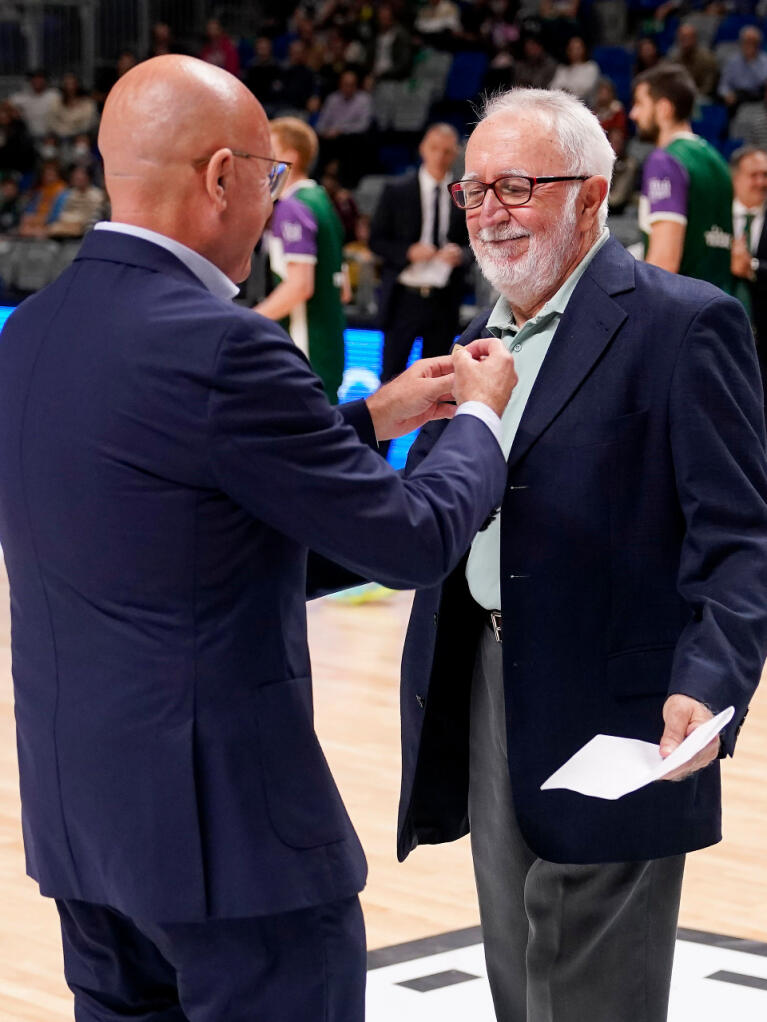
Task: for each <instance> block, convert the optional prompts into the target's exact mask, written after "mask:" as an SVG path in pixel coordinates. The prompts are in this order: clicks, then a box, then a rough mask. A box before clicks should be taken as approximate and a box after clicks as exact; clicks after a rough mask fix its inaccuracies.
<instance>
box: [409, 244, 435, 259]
mask: <svg viewBox="0 0 767 1022" xmlns="http://www.w3.org/2000/svg"><path fill="white" fill-rule="evenodd" d="M436 254H437V250H436V248H435V247H434V246H433V245H427V244H426V242H425V241H424V242H421V241H416V243H415V244H414V245H411V246H410V248H409V249H408V250H407V261H408V262H409V263H425V262H426V260H427V259H433V258H434V256H435V255H436Z"/></svg>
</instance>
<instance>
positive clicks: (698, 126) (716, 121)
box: [692, 103, 728, 145]
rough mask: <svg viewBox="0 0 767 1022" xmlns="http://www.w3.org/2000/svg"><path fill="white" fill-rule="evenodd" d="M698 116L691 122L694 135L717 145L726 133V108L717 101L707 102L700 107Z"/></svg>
mask: <svg viewBox="0 0 767 1022" xmlns="http://www.w3.org/2000/svg"><path fill="white" fill-rule="evenodd" d="M699 112H700V116H699V117H698V118H697V119H696V120H694V121H693V122H692V129H693V131H694V132H695V134H696V135H700V136H701V138H705V139H706V140H707V141H708V142H711V143H713V144H714V145H718V144H719V142H720V141H721V140H722V139H723V138H725V136H726V135H727V123H728V118H727V110H726V109H725V107H723V106H721V105H720V104H719V103H707V104H706V105H705V106H702V107H701V108H700V111H699Z"/></svg>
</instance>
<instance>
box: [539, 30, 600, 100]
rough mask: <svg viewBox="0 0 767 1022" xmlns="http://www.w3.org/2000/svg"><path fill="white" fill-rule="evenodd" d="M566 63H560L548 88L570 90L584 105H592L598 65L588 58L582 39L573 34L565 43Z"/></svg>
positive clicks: (595, 89) (597, 77) (594, 96)
mask: <svg viewBox="0 0 767 1022" xmlns="http://www.w3.org/2000/svg"><path fill="white" fill-rule="evenodd" d="M566 53H567V64H560V66H559V67H558V68H557V70H556V73H555V74H554V77H553V78H552V80H551V85H550V88H552V89H564V90H565V92H571V93H572V94H573V95H574V96H577V97H578V99H580V100H582V101H583V102H584V103H585V104H586V106H592V105H593V103H594V99H595V98H596V91H597V83H598V82H599V66H598V64H597V63H596V61H594V60H589V59H588V51H587V50H586V44H585V42H584V41H583V39H582V38H581V37H580V36H578V35H574V36H573V37H572V38H571V39H570V40H569V41H568V43H567V50H566Z"/></svg>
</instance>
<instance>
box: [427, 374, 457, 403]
mask: <svg viewBox="0 0 767 1022" xmlns="http://www.w3.org/2000/svg"><path fill="white" fill-rule="evenodd" d="M454 379H455V376H454V374H453V373H452V372H451V373H449V374H447V375H445V376H436V377H434V378H430V377H428V376H426V377H424V378H423V379H422V380H420V381H419V388H420V393H421V394H422V395H423V396H424V398H426V399H428V400H429V401H444V400H452V397H453V393H452V389H451V388H452V384H453V380H454Z"/></svg>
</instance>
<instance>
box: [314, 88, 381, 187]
mask: <svg viewBox="0 0 767 1022" xmlns="http://www.w3.org/2000/svg"><path fill="white" fill-rule="evenodd" d="M372 124H373V100H372V99H371V97H370V93H369V92H365V91H364V90H363V89H360V87H359V79H358V77H357V72H356V71H352V70H348V71H344V73H343V74H342V75H341V79H340V81H339V83H338V90H337V91H336V92H333V93H331V94H330V95H329V96H328V98H327V99H326V100H325V102H324V104H323V106H322V110H321V111H320V115H319V117H318V118H317V134H318V135H319V136H320V155H321V165H322V166H323V167H324V166H325V165H326V164H327V163H328V162H329V161H330V160H338V165H339V170H338V175H339V177H340V179H341V181H342V182H343V184H344V185H346V187H349V188H353V187H354V186H355V185H356V184H357V182H358V181H359V179H360V177H361V176H362V175H363V174H364V173H365V169H366V167H367V166H368V165H369V160H368V157H367V151H366V143H367V141H368V136H369V133H370V128H371V126H372Z"/></svg>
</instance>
